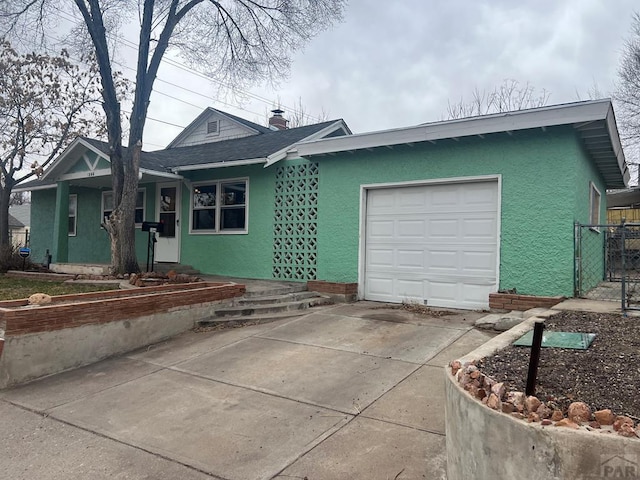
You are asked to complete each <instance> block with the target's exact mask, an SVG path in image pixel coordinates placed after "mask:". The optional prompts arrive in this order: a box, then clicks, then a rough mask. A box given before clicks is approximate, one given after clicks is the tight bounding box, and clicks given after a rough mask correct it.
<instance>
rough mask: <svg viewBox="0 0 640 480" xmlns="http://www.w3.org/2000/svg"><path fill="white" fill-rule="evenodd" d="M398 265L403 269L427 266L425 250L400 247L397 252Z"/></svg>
mask: <svg viewBox="0 0 640 480" xmlns="http://www.w3.org/2000/svg"><path fill="white" fill-rule="evenodd" d="M396 259H397V262H396V266H397V267H398V269H402V270H406V269H409V270H423V269H424V267H425V258H424V250H422V249H420V250H404V249H399V250H398V251H397V253H396Z"/></svg>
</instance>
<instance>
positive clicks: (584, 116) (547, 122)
mask: <svg viewBox="0 0 640 480" xmlns="http://www.w3.org/2000/svg"><path fill="white" fill-rule="evenodd" d="M610 104H611V102H610V101H609V100H604V101H594V102H587V103H581V104H576V105H561V106H556V107H549V108H543V109H540V110H532V111H517V112H509V113H502V114H495V115H488V116H482V117H472V118H465V119H458V120H450V121H445V122H436V123H430V124H424V125H418V126H413V127H406V128H399V129H392V130H382V131H378V132H370V133H362V134H355V135H349V136H345V137H333V138H327V139H321V140H314V141H310V142H300V143H298V144H297V145H296V148H297V150H298V152H297V154H298V156H302V157H304V156H310V155H319V154H325V153H337V152H341V151H348V150H358V149H366V148H375V147H381V146H386V145H399V144H403V143H415V142H425V141H436V140H443V139H447V138H454V137H456V138H457V137H465V136H474V135H486V134H490V133H499V132H506V131H514V130H525V129H530V128H540V127H543V126H544V127H550V126H558V125H567V124H572V123H577V122H584V121H594V120H604V119H606V116H607V111H608V108H609V106H610Z"/></svg>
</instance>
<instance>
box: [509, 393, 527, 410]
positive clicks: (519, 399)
mask: <svg viewBox="0 0 640 480" xmlns="http://www.w3.org/2000/svg"><path fill="white" fill-rule="evenodd" d="M507 401H508V402H509V403H510V404H512V405H513V406H514V407H515V408H516V410H517V411H518V412H520V413H522V412H523V411H524V393H522V392H509V393H508V394H507Z"/></svg>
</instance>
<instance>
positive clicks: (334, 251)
mask: <svg viewBox="0 0 640 480" xmlns="http://www.w3.org/2000/svg"><path fill="white" fill-rule="evenodd" d="M282 113H283V112H281V111H275V113H274V116H273V117H272V118H271V119H270V127H264V126H260V125H257V124H255V123H252V122H249V121H247V120H244V119H242V118H239V117H236V116H233V115H229V114H227V113H224V112H221V111H218V110H215V109H212V108H208V109H206V110H205V111H204V112H203V113H202V114H201V115H200V116H199V117H198V118H196V119H195V120H194V121H193V122H192V123H191V124H190V125H189V126H188V127H187V128H186V129H185V130H184V131H183V132H182V133H181V134H180V135H178V137H177V138H175V139H174V140H173V141H172V142H171V143H170V144H169V145H168V147H167V148H166V149H164V150H160V151H154V152H144V153H143V155H142V163H141V178H140V190H139V197H138V204H137V209H136V219H137V220H138V222H139V224H141V223H142V222H143V221H160V222H162V223H163V224H164V232H163V233H162V235H160V236H159V238H158V243H157V252H156V260H157V261H159V262H169V263H181V264H185V265H191V266H193V267H194V268H196V269H198V270H200V271H201V272H203V273H207V274H219V275H229V276H234V277H242V278H259V279H283V280H292V281H308V280H320V281H325V282H329V283H330V284H349V285H352V286H353V288H357V295H358V297H359V298H361V299H369V300H376V301H388V302H402V301H417V302H420V303H423V302H424V303H426V304H427V305H430V306H441V307H457V308H468V309H476V308H486V307H487V306H488V304H489V294H490V293H492V292H496V291H498V290H510V289H517V291H518V293H522V294H529V295H538V296H558V295H563V296H571V295H572V294H573V287H574V285H573V282H574V279H573V274H574V263H573V262H574V239H573V232H574V222H576V221H577V222H580V223H583V224H588V223H593V224H597V223H601V221H602V222H604V219H605V218H606V215H605V210H606V204H605V203H606V200H605V191H606V190H607V189H611V188H622V187H624V186H625V185H626V184H627V183H628V179H629V173H628V171H627V168H626V164H625V160H624V154H623V151H622V148H621V145H620V139H619V135H618V131H617V127H616V122H615V117H614V113H613V108H612V105H611V102H610V101H609V100H597V101H587V102H578V103H571V104H564V105H555V106H548V107H542V108H536V109H531V110H521V111H516V112H510V113H500V114H494V115H486V116H480V117H472V118H464V119H459V120H450V121H441V122H435V123H426V124H422V125H416V126H412V127H407V128H398V129H392V130H385V131H377V132H370V133H362V134H352V133H351V131H350V130H349V128H348V126H347V125H346V124H345V122H344V121H342V120H335V121H329V122H323V123H319V124H316V125H308V126H304V127H299V128H286V121H285V120H284V118H283V117H282ZM21 189H23V190H30V191H31V192H32V214H31V215H32V217H31V225H32V236H31V246H32V255H33V258H34V259H35V260H36V261H39V260H40V259H44V257H45V252H46V251H47V250H48V251H49V252H50V253H51V254H52V256H53V258H52V261H53V262H54V263H108V262H109V244H108V236H107V234H106V232H105V231H104V230H103V229H102V227H101V221H102V219H103V218H104V216H106V215H108V214H109V213H110V211H111V208H112V197H111V192H110V189H111V182H110V170H109V155H108V150H107V146H106V144H105V143H103V142H99V141H96V140H92V139H86V138H79V139H77V140H76V141H74V142H73V143H72V144H71V145H70V146H69V148H67V149H66V151H65V152H64V153H63V154H62V155H61V156H60V157H59V158H58V159H56V161H55V162H54V163H52V164H51V166H50V167H49V168H48V169H47V170H46V171H45V172H44V174H43V175H42V176H41V178H39V179H38V180H34V181H32V182H30V183H28V184H25V185H23V186H22V187H21ZM594 235H597V232H594ZM137 240H138V242H137V252H138V258H139V260H140V261H141V263H143V264H144V259H145V258H146V246H147V237H146V233H144V232H141V231H140V232H139V234H138V237H137ZM356 284H357V286H356Z"/></svg>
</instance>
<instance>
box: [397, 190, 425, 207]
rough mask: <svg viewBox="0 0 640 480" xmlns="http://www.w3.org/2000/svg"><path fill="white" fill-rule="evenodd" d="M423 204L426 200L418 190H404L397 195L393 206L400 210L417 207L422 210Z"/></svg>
mask: <svg viewBox="0 0 640 480" xmlns="http://www.w3.org/2000/svg"><path fill="white" fill-rule="evenodd" d="M425 202H426V198H425V196H424V193H422V191H421V190H420V189H417V188H406V189H404V190H403V191H402V192H399V193H398V194H397V197H396V202H395V205H396V206H397V207H400V208H411V207H419V208H420V209H423V208H424V206H425Z"/></svg>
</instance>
